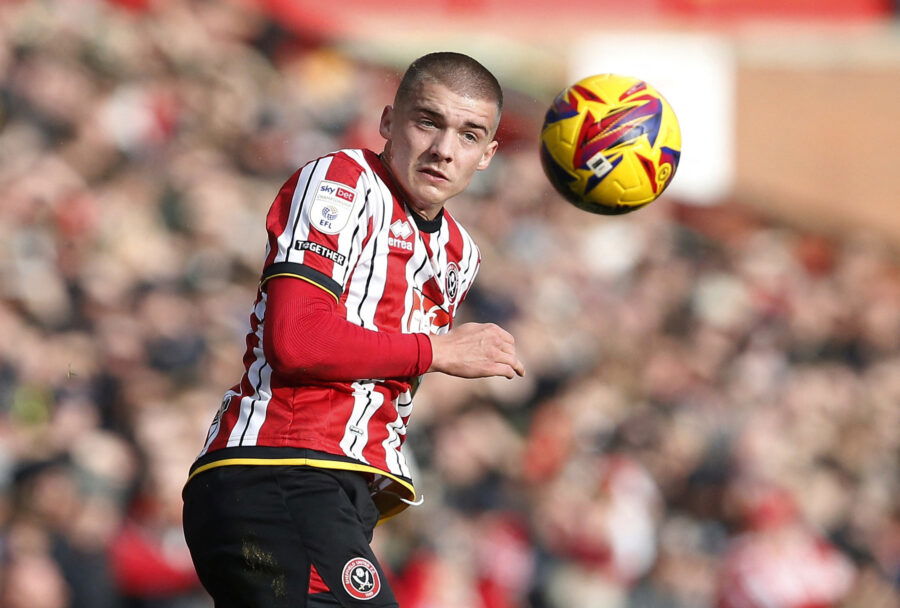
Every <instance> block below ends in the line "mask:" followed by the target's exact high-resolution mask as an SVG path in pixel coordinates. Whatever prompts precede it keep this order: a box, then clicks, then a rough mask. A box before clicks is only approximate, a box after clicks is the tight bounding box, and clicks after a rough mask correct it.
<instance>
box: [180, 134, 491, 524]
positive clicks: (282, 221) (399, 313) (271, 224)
mask: <svg viewBox="0 0 900 608" xmlns="http://www.w3.org/2000/svg"><path fill="white" fill-rule="evenodd" d="M266 228H267V232H268V245H267V248H266V259H265V264H264V268H263V275H262V281H261V283H260V288H259V290H258V291H257V295H256V302H255V305H254V307H253V310H252V312H251V315H250V331H249V333H248V335H247V349H246V352H245V355H244V367H245V373H244V376H243V378H242V379H241V381H240V383H238V384H237V385H235V386H234V387H232V388H231V389H230V390H229V391H228V392H227V393H226V395H225V398H224V400H223V403H222V407H221V408H220V409H219V411H218V413H217V414H216V416H215V418H214V420H213V423H212V425H211V427H210V429H209V433H208V436H207V439H206V443H205V445H204V446H203V450H202V452H201V454H200V457H199V458H198V460H197V462H195V464H194V467H193V470H192V476H193V475H195V474H197V473H199V472H201V471H202V470H206V469H207V468H212V467H214V466H222V465H224V464H301V465H312V466H323V467H326V468H342V469H353V470H360V471H364V472H369V473H373V474H375V476H376V477H375V480H376V481H377V482H381V483H382V484H383V485H390V486H391V492H395V493H398V494H401V495H402V496H403V497H404V498H408V499H415V495H416V493H415V490H414V488H413V486H412V482H411V474H410V469H409V465H408V463H407V461H406V459H405V458H404V455H403V453H402V451H401V447H402V445H403V442H404V440H405V437H406V429H407V424H408V422H409V417H410V414H411V413H412V393H413V392H414V387H415V386H416V385H417V384H418V380H419V378H409V379H375V378H358V379H356V380H355V381H352V382H327V381H317V380H313V379H310V380H309V381H308V382H304V383H303V384H300V385H298V384H297V382H296V380H292V381H290V382H289V381H287V380H286V379H285V378H279V377H278V376H279V374H278V372H275V371H273V369H272V366H271V365H270V364H269V363H268V362H267V361H266V357H265V354H264V352H263V335H264V333H265V331H266V290H265V282H266V281H267V280H268V279H270V278H273V277H276V276H293V277H296V278H297V279H299V280H305V281H309V282H311V283H314V284H315V285H318V286H319V287H321V288H323V289H325V290H326V291H328V292H330V293H331V294H332V295H334V297H335V298H336V299H337V306H338V312H339V314H342V315H344V316H345V317H346V319H347V320H348V321H349V322H351V323H354V324H357V325H359V326H361V327H365V328H367V329H371V330H376V331H385V332H395V333H417V332H419V333H433V334H441V333H445V332H447V331H449V329H450V326H451V324H452V322H453V316H454V314H455V312H456V309H457V306H458V305H459V303H460V302H461V301H462V300H463V299H464V298H465V296H466V294H467V292H468V291H469V289H470V287H471V286H472V283H473V281H474V279H475V275H476V274H477V272H478V267H479V263H480V255H479V251H478V248H477V247H476V245H475V243H474V241H473V240H472V238H471V237H470V236H469V234H468V233H467V232H466V231H465V230H464V229H463V228H462V226H460V225H459V224H458V223H457V222H456V221H455V220H454V219H453V218H452V216H451V215H450V214H449V213H448V212H446V211H442V212H441V214H439V215H438V216H437V217H436V218H435V219H434V220H424V219H423V218H421V217H419V216H418V215H417V214H415V213H413V212H411V211H410V210H409V208H408V207H407V206H406V204H405V203H404V202H403V199H402V195H401V193H400V192H399V190H398V189H397V188H396V186H395V185H394V182H393V181H392V179H391V177H390V175H389V174H388V172H387V170H386V168H385V167H384V166H383V165H382V162H381V159H380V158H379V157H378V155H376V154H375V153H373V152H371V151H370V150H341V151H339V152H335V153H333V154H330V155H327V156H325V157H322V158H319V159H318V160H315V161H313V162H310V163H309V164H307V165H305V166H304V167H302V168H301V169H299V170H298V171H297V172H296V173H294V175H292V176H291V178H290V179H289V180H288V181H287V182H286V183H285V184H284V186H283V187H282V188H281V191H280V192H279V193H278V195H277V197H276V198H275V201H274V203H273V204H272V207H271V209H270V210H269V214H268V217H267V222H266ZM376 502H378V501H377V500H376ZM402 506H403V505H402V503H398V502H397V501H394V502H393V503H392V504H391V506H390V508H389V510H390V511H392V512H393V511H399V510H400V509H401V508H402ZM379 507H380V508H382V505H379ZM382 513H383V514H385V509H384V508H383V509H382ZM387 514H392V513H387Z"/></svg>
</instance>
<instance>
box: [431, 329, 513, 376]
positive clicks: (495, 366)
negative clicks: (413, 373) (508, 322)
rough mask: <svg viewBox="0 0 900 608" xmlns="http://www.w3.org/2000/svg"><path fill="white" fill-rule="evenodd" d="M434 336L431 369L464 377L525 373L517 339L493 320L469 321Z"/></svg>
mask: <svg viewBox="0 0 900 608" xmlns="http://www.w3.org/2000/svg"><path fill="white" fill-rule="evenodd" d="M429 338H431V351H432V360H431V367H429V368H428V371H430V372H443V373H445V374H450V375H451V376H459V377H460V378H486V377H488V376H505V377H507V378H510V379H512V378H515V377H516V376H517V375H518V376H524V375H525V366H523V365H522V362H521V361H519V359H518V357H516V340H515V338H513V337H512V335H511V334H510V333H509V332H507V331H505V330H504V329H502V328H500V327H499V326H497V325H494V324H493V323H465V324H463V325H460V326H459V327H457V328H455V329H452V330H450V331H449V332H447V333H446V334H444V335H442V336H429Z"/></svg>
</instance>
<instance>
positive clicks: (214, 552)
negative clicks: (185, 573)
mask: <svg viewBox="0 0 900 608" xmlns="http://www.w3.org/2000/svg"><path fill="white" fill-rule="evenodd" d="M273 469H274V467H263V466H224V467H219V468H217V469H213V470H210V471H206V472H204V473H202V474H200V475H198V476H197V477H196V478H195V479H193V480H191V482H190V483H188V486H187V488H186V489H185V495H184V498H185V504H184V531H185V538H186V540H187V542H188V547H189V548H190V550H191V557H192V558H193V560H194V565H195V567H196V569H197V574H198V576H199V577H200V581H201V582H202V583H203V586H204V587H205V588H206V589H207V591H208V592H209V593H210V595H211V596H212V597H213V599H214V600H215V603H216V608H239V607H240V608H251V607H252V608H282V607H284V608H288V607H291V608H303V607H305V606H306V605H307V604H306V595H307V588H308V580H309V561H308V558H307V554H306V550H305V549H304V548H303V543H302V539H301V538H300V534H299V532H298V530H297V529H296V526H295V524H294V521H293V518H292V517H291V516H290V514H289V513H288V510H287V509H286V507H285V504H284V500H283V496H282V492H281V490H280V488H279V486H278V482H277V480H276V478H275V475H274V471H273Z"/></svg>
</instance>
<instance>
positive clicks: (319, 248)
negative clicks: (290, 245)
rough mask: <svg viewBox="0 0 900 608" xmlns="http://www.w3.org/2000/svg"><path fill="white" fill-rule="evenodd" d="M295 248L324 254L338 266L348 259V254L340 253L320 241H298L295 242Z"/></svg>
mask: <svg viewBox="0 0 900 608" xmlns="http://www.w3.org/2000/svg"><path fill="white" fill-rule="evenodd" d="M294 249H297V250H299V251H312V252H313V253H315V254H318V255H320V256H322V257H323V258H328V259H329V260H331V261H332V262H334V263H335V264H337V265H338V266H343V265H344V262H346V261H347V256H345V255H344V254H342V253H338V252H337V251H334V250H332V249H329V248H328V247H325V246H324V245H320V244H319V243H311V242H309V241H297V242H296V243H294Z"/></svg>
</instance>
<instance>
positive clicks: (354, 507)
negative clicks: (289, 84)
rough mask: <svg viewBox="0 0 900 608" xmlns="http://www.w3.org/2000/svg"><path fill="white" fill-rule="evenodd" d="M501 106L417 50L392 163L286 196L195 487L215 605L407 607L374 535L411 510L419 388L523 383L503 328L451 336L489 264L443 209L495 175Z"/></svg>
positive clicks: (206, 579)
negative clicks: (237, 376)
mask: <svg viewBox="0 0 900 608" xmlns="http://www.w3.org/2000/svg"><path fill="white" fill-rule="evenodd" d="M502 104H503V101H502V93H501V90H500V86H499V85H498V83H497V81H496V79H495V78H494V77H493V76H492V75H491V74H490V72H488V71H487V70H486V69H485V68H484V67H483V66H482V65H481V64H479V63H478V62H476V61H475V60H474V59H472V58H470V57H467V56H465V55H461V54H457V53H433V54H430V55H426V56H424V57H421V58H419V59H417V60H416V61H414V62H413V63H412V65H410V67H409V69H408V70H407V72H406V73H405V75H404V77H403V80H402V81H401V84H400V86H399V88H398V90H397V94H396V97H395V99H394V104H393V106H387V107H386V108H385V109H384V112H383V114H382V117H381V124H380V133H381V135H382V136H383V137H384V138H385V140H386V144H385V147H384V151H383V152H382V153H381V154H380V155H377V154H375V153H373V152H371V151H369V150H342V151H339V152H336V153H334V154H330V155H328V156H325V157H323V158H320V159H318V160H316V161H313V162H311V163H309V164H307V165H306V166H304V167H303V168H301V169H300V170H298V171H297V172H296V173H295V174H294V175H293V176H292V177H291V178H290V179H289V180H288V181H287V183H285V185H284V186H283V187H282V189H281V191H280V192H279V194H278V196H277V197H276V199H275V202H274V203H273V204H272V207H271V209H270V211H269V214H268V217H267V222H266V227H267V230H268V247H267V251H266V259H265V264H264V267H263V274H262V281H261V284H260V288H259V291H258V293H257V298H256V304H255V307H254V309H253V312H252V314H251V317H250V333H249V334H248V336H247V351H246V354H245V355H244V364H245V370H246V371H245V374H244V376H243V378H242V379H241V382H240V383H239V384H237V385H236V386H234V387H233V388H232V389H231V390H229V391H228V392H227V393H226V395H225V399H224V401H223V403H222V406H221V408H220V409H219V412H218V413H217V414H216V417H215V419H214V420H213V423H212V426H211V428H210V430H209V434H208V437H207V440H206V444H205V445H204V447H203V451H202V452H201V454H200V457H199V458H198V460H197V461H196V462H195V463H194V465H193V467H192V468H191V473H190V477H189V480H188V483H187V485H186V486H185V490H184V499H185V507H184V529H185V536H186V538H187V541H188V545H189V546H190V549H191V554H192V556H193V559H194V564H195V566H196V568H197V572H198V574H199V576H200V579H201V581H202V582H203V584H204V585H205V587H206V588H207V590H208V591H209V592H210V594H211V595H212V596H213V598H214V599H215V602H216V607H217V608H230V607H238V606H241V607H254V608H263V607H275V606H285V607H286V606H291V607H303V606H308V607H312V608H315V607H319V606H368V607H389V606H397V602H396V600H395V599H394V596H393V593H392V592H391V590H390V588H389V586H388V585H387V583H386V581H385V579H384V573H383V571H382V569H381V567H380V566H379V564H378V561H377V560H376V558H375V556H374V554H373V553H372V550H371V549H370V547H369V543H370V541H371V539H372V530H373V528H374V526H375V524H376V522H377V521H378V520H379V519H383V518H385V517H389V516H392V515H394V514H396V513H398V512H399V511H401V510H403V509H404V508H406V506H407V505H408V504H412V503H414V502H415V501H416V499H417V496H416V491H415V489H414V487H413V484H412V480H411V479H410V471H409V467H408V465H407V462H406V460H405V458H404V456H403V453H402V452H401V446H402V444H403V441H404V438H405V435H406V425H407V423H408V421H409V416H410V414H411V411H412V396H413V393H414V392H415V389H416V386H417V385H418V382H419V377H420V376H421V375H422V374H424V373H426V372H430V371H437V372H444V373H447V374H452V375H455V376H460V377H464V378H477V377H486V376H505V377H507V378H513V377H514V376H516V375H520V376H521V375H522V374H524V369H523V367H522V363H521V362H520V361H519V360H518V358H517V356H516V350H515V345H514V341H513V338H512V336H510V335H509V334H508V333H507V332H505V331H504V330H502V329H500V328H499V327H497V326H495V325H491V324H474V323H469V324H464V325H461V326H459V327H455V328H452V329H451V326H452V323H453V316H454V314H455V312H456V310H457V307H458V306H459V304H460V303H461V302H462V301H463V300H464V299H465V296H466V293H467V292H468V291H469V289H470V288H471V286H472V282H473V281H474V279H475V274H476V272H477V271H478V265H479V263H480V257H479V253H478V249H477V247H476V246H475V243H474V242H473V241H472V239H471V237H470V236H469V234H468V233H467V232H466V231H465V230H464V229H463V228H462V226H460V225H459V224H457V223H456V221H455V220H454V219H453V218H452V217H451V215H450V214H449V213H448V212H446V211H445V209H444V205H445V203H446V202H447V201H448V200H449V199H450V198H452V197H453V196H455V195H457V194H459V193H460V192H462V191H463V190H464V189H465V188H466V187H467V186H468V184H469V181H470V180H471V178H472V176H473V175H474V173H475V171H479V170H483V169H486V168H487V167H488V165H489V164H490V162H491V158H492V157H493V156H494V152H495V151H496V150H497V142H496V141H495V140H494V134H495V133H496V129H497V125H498V123H499V120H500V111H501V108H502Z"/></svg>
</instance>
